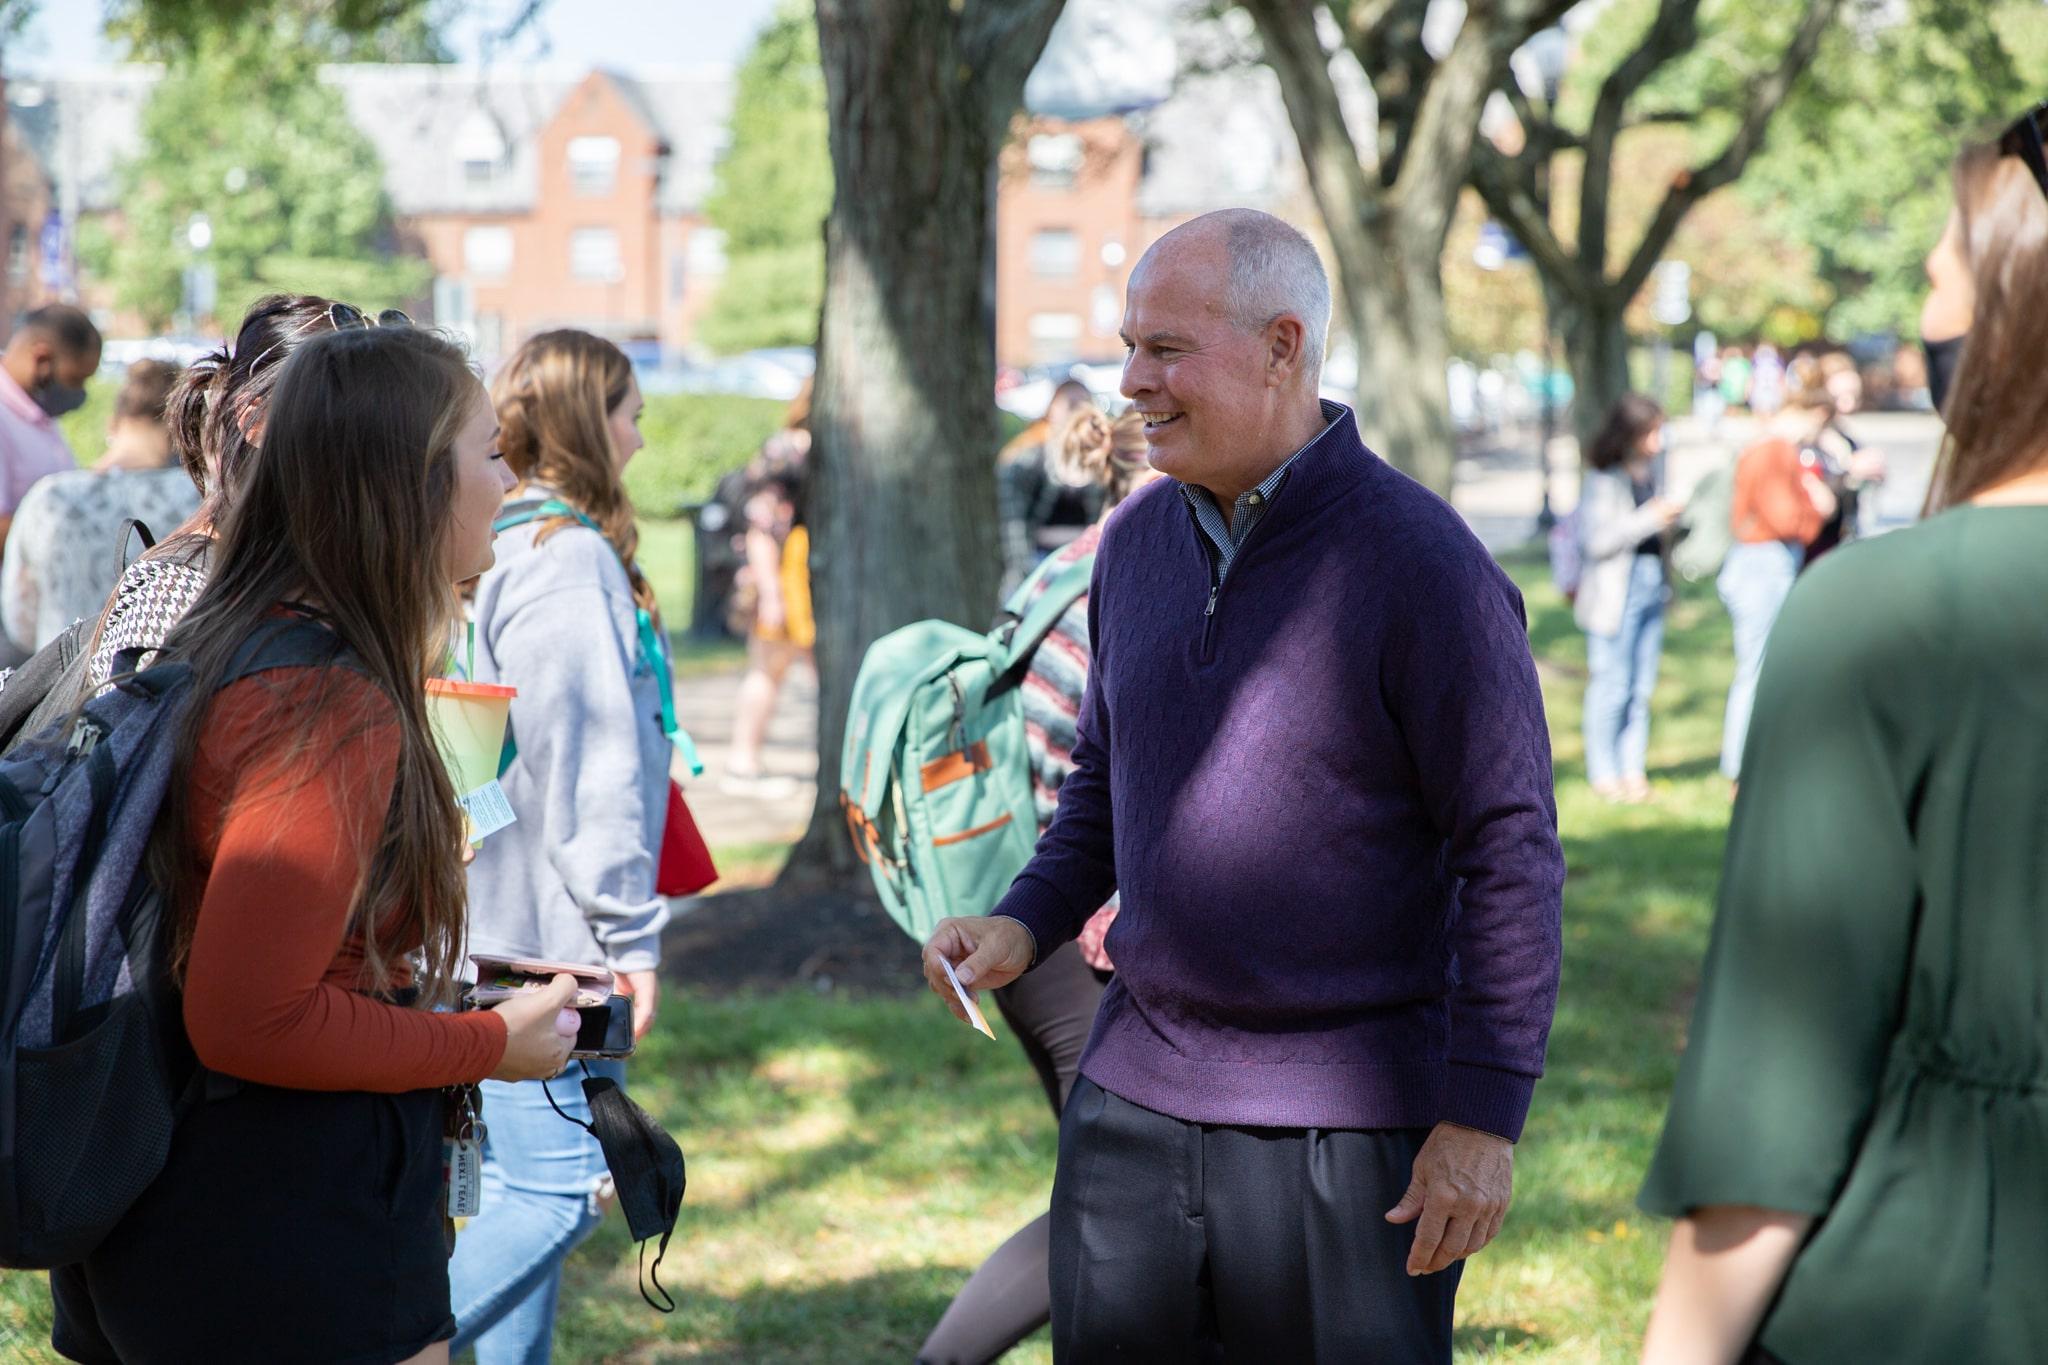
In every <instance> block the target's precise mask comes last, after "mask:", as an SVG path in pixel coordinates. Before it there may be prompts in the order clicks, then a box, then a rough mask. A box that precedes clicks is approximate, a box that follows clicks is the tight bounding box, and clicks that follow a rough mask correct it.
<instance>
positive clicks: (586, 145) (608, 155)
mask: <svg viewBox="0 0 2048 1365" xmlns="http://www.w3.org/2000/svg"><path fill="white" fill-rule="evenodd" d="M618 183H619V140H618V139H617V138H615V137H572V138H570V139H569V187H570V188H571V189H573V190H574V191H575V192H576V193H577V194H580V195H584V196H587V197H595V196H598V195H606V194H610V193H611V192H612V190H613V188H614V187H615V186H617V184H618Z"/></svg>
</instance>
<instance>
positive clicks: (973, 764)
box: [918, 740, 995, 792]
mask: <svg viewBox="0 0 2048 1365" xmlns="http://www.w3.org/2000/svg"><path fill="white" fill-rule="evenodd" d="M994 766H995V760H994V759H992V758H990V757H989V753H988V741H987V740H976V741H975V742H974V743H972V744H970V745H968V746H967V747H966V748H964V749H956V750H955V751H954V752H952V753H950V754H947V755H945V756H944V757H942V758H935V759H933V760H932V761H931V762H929V763H927V764H925V765H924V767H923V768H921V769H919V770H918V771H919V773H920V774H921V775H922V776H923V778H924V789H925V791H927V792H935V791H937V790H938V789H939V788H941V787H944V786H947V785H949V784H951V783H954V782H959V781H963V780H965V779H966V778H970V777H973V776H974V775H975V774H976V773H985V772H987V771H988V770H989V769H990V768H992V767H994Z"/></svg>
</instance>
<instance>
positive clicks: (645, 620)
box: [493, 498, 704, 777]
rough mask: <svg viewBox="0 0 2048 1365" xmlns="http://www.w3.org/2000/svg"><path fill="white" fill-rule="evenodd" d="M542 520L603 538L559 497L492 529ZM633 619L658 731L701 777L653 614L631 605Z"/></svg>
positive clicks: (511, 516)
mask: <svg viewBox="0 0 2048 1365" xmlns="http://www.w3.org/2000/svg"><path fill="white" fill-rule="evenodd" d="M542 517H573V518H575V519H576V520H577V521H580V522H582V523H583V524H584V525H585V526H587V527H589V528H590V529H591V530H593V531H596V532H597V534H598V535H599V536H600V537H604V532H603V531H602V530H600V529H599V528H598V525H597V523H596V522H594V521H592V520H591V519H590V518H589V517H586V516H584V515H583V513H581V512H579V511H577V510H576V509H575V508H573V507H571V506H570V505H569V504H568V503H566V502H563V501H562V500H561V499H560V498H549V499H548V500H547V501H546V502H543V503H541V504H540V505H539V506H537V507H533V508H530V509H527V510H523V511H518V512H513V513H510V514H509V515H506V516H503V517H500V518H499V519H498V521H497V522H496V523H495V526H494V528H493V529H495V530H499V531H509V530H511V529H512V528H513V527H515V526H524V525H525V524H526V523H527V522H529V521H538V520H539V519H540V518H542ZM604 543H605V544H606V545H611V540H610V539H609V538H608V537H606V538H605V541H604ZM612 552H613V553H614V554H617V553H618V550H617V547H613V551H612ZM619 567H620V568H622V569H625V570H626V577H627V578H628V579H630V578H631V577H632V576H633V575H632V569H631V567H630V566H629V565H628V564H627V563H626V560H625V557H624V556H623V555H622V556H620V558H619ZM633 617H634V620H635V622H636V623H637V625H638V627H639V635H640V662H642V663H643V664H645V665H647V666H648V667H649V668H650V669H652V670H653V672H654V686H655V691H656V692H657V693H658V694H659V696H660V698H661V732H662V733H663V734H664V735H667V736H668V739H669V742H670V743H671V744H673V745H675V746H676V750H677V752H679V753H680V754H682V756H683V763H684V765H685V766H686V767H688V768H689V770H690V775H691V776H692V777H702V776H703V775H704V762H703V760H702V759H701V758H699V757H698V756H697V741H696V740H694V739H692V738H690V732H689V731H688V730H685V729H684V728H683V727H682V726H681V725H680V724H678V723H677V721H676V696H675V671H674V669H673V668H672V667H671V665H670V662H669V653H668V641H667V640H666V639H664V638H663V636H662V632H661V629H660V627H658V626H656V625H655V623H654V613H653V612H651V611H649V610H647V608H645V607H643V606H640V605H639V604H638V603H635V604H634V607H633Z"/></svg>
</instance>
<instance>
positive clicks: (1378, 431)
mask: <svg viewBox="0 0 2048 1365" xmlns="http://www.w3.org/2000/svg"><path fill="white" fill-rule="evenodd" d="M1390 220H1391V215H1390V216H1389V220H1383V221H1385V222H1386V224H1387V225H1386V226H1382V227H1380V228H1378V229H1377V230H1374V229H1373V228H1370V227H1369V228H1368V229H1367V233H1368V240H1370V241H1371V242H1372V247H1371V257H1372V260H1371V263H1370V264H1369V265H1368V264H1367V263H1366V262H1364V261H1360V262H1352V261H1348V260H1340V262H1339V264H1338V270H1337V274H1338V282H1339V285H1340V287H1341V288H1342V290H1343V293H1344V311H1345V315H1346V317H1347V318H1348V320H1349V321H1350V324H1351V331H1352V335H1353V337H1354V338H1356V339H1357V342H1358V421H1359V429H1360V434H1361V435H1362V436H1363V437H1364V438H1365V443H1366V444H1367V445H1369V446H1371V447H1372V449H1373V450H1374V451H1375V452H1377V453H1378V454H1379V455H1380V456H1381V457H1382V458H1383V459H1385V460H1386V461H1387V462H1388V463H1389V464H1391V465H1393V466H1394V467H1395V468H1396V469H1398V470H1400V471H1402V472H1403V473H1405V474H1407V475H1409V476H1411V477H1412V478H1414V479H1416V480H1418V481H1420V482H1421V483H1422V484H1423V485H1425V486H1426V487H1428V488H1430V489H1431V490H1433V491H1434V492H1436V493H1438V494H1441V495H1442V496H1444V497H1446V498H1448V497H1449V496H1450V495H1451V473H1452V466H1453V463H1454V461H1455V456H1456V451H1457V436H1456V433H1455V432H1454V431H1453V430H1452V427H1451V400H1450V391H1449V389H1448V387H1447V386H1446V383H1445V369H1446V367H1447V366H1448V365H1449V363H1450V354H1451V348H1450V339H1449V334H1448V331H1447V324H1446V320H1445V317H1444V294H1443V275H1442V273H1441V272H1440V270H1439V269H1438V258H1439V255H1440V251H1439V248H1438V246H1437V245H1436V237H1435V234H1434V233H1433V232H1432V231H1427V230H1425V231H1423V232H1420V233H1414V232H1410V233H1407V234H1403V233H1402V232H1401V231H1400V229H1399V228H1397V227H1395V226H1393V225H1392V223H1391V221H1390ZM1418 237H1419V238H1421V239H1424V240H1419V241H1418V240H1414V239H1415V238H1418Z"/></svg>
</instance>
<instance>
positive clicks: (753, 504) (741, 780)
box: [722, 383, 818, 799]
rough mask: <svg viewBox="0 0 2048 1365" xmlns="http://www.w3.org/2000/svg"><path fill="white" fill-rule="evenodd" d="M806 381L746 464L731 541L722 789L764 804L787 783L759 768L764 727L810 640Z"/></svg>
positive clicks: (789, 782) (790, 784)
mask: <svg viewBox="0 0 2048 1365" xmlns="http://www.w3.org/2000/svg"><path fill="white" fill-rule="evenodd" d="M810 396H811V390H810V386H809V384H808V383H806V384H805V387H804V389H803V391H802V392H801V393H800V394H798V395H797V399H796V401H795V402H794V403H792V404H790V408H789V415H788V416H787V417H786V418H785V419H784V421H783V425H782V430H780V431H778V432H776V433H775V434H774V435H773V436H770V437H769V438H768V439H767V440H766V441H765V442H763V443H762V446H761V453H760V454H759V455H757V456H755V457H754V460H753V462H752V463H751V464H750V465H748V467H747V475H748V487H747V492H746V498H745V501H744V502H743V503H742V505H741V512H740V529H739V532H738V538H739V541H740V545H741V548H742V559H743V562H742V567H741V569H740V571H739V576H738V578H737V580H736V581H735V583H734V590H733V600H732V606H731V615H730V624H731V625H732V626H733V628H734V630H735V632H736V633H738V634H740V635H742V636H743V637H744V638H745V639H746V642H747V671H746V673H745V675H744V676H742V677H741V679H740V689H739V696H738V698H737V699H736V701H735V703H734V707H733V722H732V747H731V749H730V751H729V752H728V754H727V756H726V765H725V777H724V778H723V779H722V789H723V790H726V791H728V792H731V793H733V794H735V795H743V796H758V797H762V798H765V799H772V798H775V797H778V796H783V795H787V794H788V793H789V792H790V791H792V790H794V788H795V781H794V779H792V778H790V777H788V776H787V775H777V774H771V773H769V772H767V771H766V769H765V768H764V767H763V751H764V750H765V749H766V747H767V744H768V725H769V722H770V721H771V720H773V719H774V717H775V703H776V701H777V700H778V699H779V698H780V697H781V696H782V684H783V682H784V681H785V680H787V678H788V677H789V670H790V668H791V667H792V666H794V665H795V664H796V663H797V662H798V661H799V660H803V661H805V662H808V661H809V660H810V658H811V648H812V646H813V645H814V644H815V643H816V642H817V634H818V631H817V622H816V620H815V619H814V618H813V617H812V615H811V533H810V531H809V530H808V529H807V528H806V527H805V526H804V514H803V508H804V468H805V465H806V463H807V462H808V459H809V455H810V448H811V430H810V423H811V404H810Z"/></svg>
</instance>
